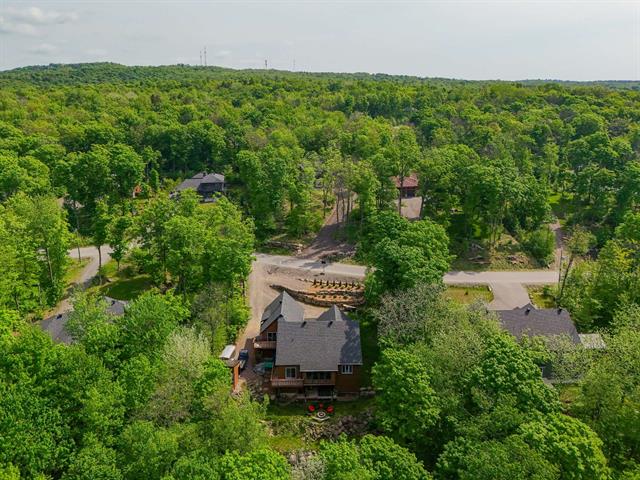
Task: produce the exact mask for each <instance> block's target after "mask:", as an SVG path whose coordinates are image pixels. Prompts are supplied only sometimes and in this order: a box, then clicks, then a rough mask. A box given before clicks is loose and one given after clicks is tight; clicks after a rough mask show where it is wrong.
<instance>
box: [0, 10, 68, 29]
mask: <svg viewBox="0 0 640 480" xmlns="http://www.w3.org/2000/svg"><path fill="white" fill-rule="evenodd" d="M3 14H4V16H5V17H6V18H8V19H9V20H10V21H14V22H16V23H26V24H28V25H55V24H62V23H70V22H75V21H76V20H78V14H77V13H76V12H56V11H55V10H42V9H41V8H38V7H29V8H24V9H17V8H11V7H9V8H7V9H6V10H5V11H4V13H3Z"/></svg>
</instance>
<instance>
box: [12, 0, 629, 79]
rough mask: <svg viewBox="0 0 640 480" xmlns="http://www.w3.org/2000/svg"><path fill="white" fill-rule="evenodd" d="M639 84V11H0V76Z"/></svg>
mask: <svg viewBox="0 0 640 480" xmlns="http://www.w3.org/2000/svg"><path fill="white" fill-rule="evenodd" d="M205 47H206V50H207V63H208V65H219V66H224V67H232V68H264V66H265V60H266V61H267V66H268V67H269V68H277V69H285V70H296V71H316V72H317V71H331V72H369V73H388V74H401V75H416V76H421V77H446V78H462V79H469V80H486V79H502V80H521V79H539V78H540V79H558V80H640V0H600V1H585V0H582V1H577V0H574V1H570V0H546V1H543V0H538V1H531V0H527V1H525V0H522V1H519V0H502V1H497V0H487V1H474V0H467V1H456V0H450V1H446V0H440V1H429V0H423V1H419V0H414V1H358V0H351V1H337V0H333V1H331V0H324V1H322V0H316V1H306V0H298V1H260V0H254V1H242V0H237V1H215V0H209V1H205V0H200V1H194V0H180V1H178V0H175V1H163V0H156V1H149V0H147V1H142V0H129V1H122V0H111V1H109V2H105V1H94V0H76V1H56V0H49V1H31V2H30V1H21V0H0V70H7V69H11V68H15V67H20V66H27V65H43V64H45V65H46V64H49V63H78V62H98V61H100V62H102V61H110V62H117V63H122V64H125V65H167V64H176V63H187V64H193V65H198V64H200V54H201V51H202V50H203V49H204V48H205Z"/></svg>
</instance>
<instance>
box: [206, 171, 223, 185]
mask: <svg viewBox="0 0 640 480" xmlns="http://www.w3.org/2000/svg"><path fill="white" fill-rule="evenodd" d="M202 183H224V175H222V174H220V173H210V174H208V175H206V176H205V177H204V178H203V179H202Z"/></svg>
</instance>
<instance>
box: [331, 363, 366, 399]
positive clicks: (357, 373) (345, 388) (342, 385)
mask: <svg viewBox="0 0 640 480" xmlns="http://www.w3.org/2000/svg"><path fill="white" fill-rule="evenodd" d="M361 376H362V366H361V365H354V366H353V373H352V374H349V375H346V374H343V373H340V371H338V373H337V375H336V391H337V392H338V393H339V394H341V393H360V386H361V385H360V382H361Z"/></svg>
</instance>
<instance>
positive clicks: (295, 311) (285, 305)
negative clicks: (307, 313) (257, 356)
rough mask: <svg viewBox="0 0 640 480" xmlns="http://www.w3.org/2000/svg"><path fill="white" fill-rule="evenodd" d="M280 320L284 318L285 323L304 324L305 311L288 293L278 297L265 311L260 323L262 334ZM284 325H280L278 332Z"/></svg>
mask: <svg viewBox="0 0 640 480" xmlns="http://www.w3.org/2000/svg"><path fill="white" fill-rule="evenodd" d="M279 318H283V319H284V321H285V322H302V320H303V319H304V309H303V308H302V306H301V305H300V304H299V303H298V302H296V301H295V300H294V299H293V297H292V296H291V295H289V294H288V293H287V292H282V293H281V294H280V295H278V296H277V297H276V299H275V300H274V301H273V302H271V303H270V304H269V306H268V307H267V308H266V309H265V310H264V313H263V314H262V319H261V321H260V333H262V332H264V330H265V329H266V328H267V327H268V326H269V325H271V324H272V323H273V322H275V321H276V320H278V319H279ZM283 323H284V322H280V323H279V325H278V330H280V327H281V325H282V324H283Z"/></svg>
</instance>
